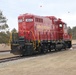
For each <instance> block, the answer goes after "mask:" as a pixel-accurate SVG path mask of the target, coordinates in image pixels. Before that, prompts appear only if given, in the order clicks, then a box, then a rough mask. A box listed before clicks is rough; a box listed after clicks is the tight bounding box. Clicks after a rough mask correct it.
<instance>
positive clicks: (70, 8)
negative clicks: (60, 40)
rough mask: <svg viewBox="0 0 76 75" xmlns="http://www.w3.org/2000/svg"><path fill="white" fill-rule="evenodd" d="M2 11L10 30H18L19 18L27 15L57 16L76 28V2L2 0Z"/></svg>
mask: <svg viewBox="0 0 76 75" xmlns="http://www.w3.org/2000/svg"><path fill="white" fill-rule="evenodd" d="M0 10H1V11H2V12H3V15H4V16H5V17H6V18H7V19H8V21H7V24H8V25H9V29H10V30H12V29H13V28H16V29H18V20H17V19H18V16H19V15H20V14H25V13H31V14H35V15H40V16H55V17H57V18H61V19H62V20H63V21H64V22H66V23H67V26H70V27H71V28H72V27H74V26H76V0H0Z"/></svg>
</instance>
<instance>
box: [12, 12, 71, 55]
mask: <svg viewBox="0 0 76 75" xmlns="http://www.w3.org/2000/svg"><path fill="white" fill-rule="evenodd" d="M71 46H72V44H71V35H69V34H68V32H67V25H66V23H65V22H63V21H62V20H61V19H57V18H56V17H54V16H37V15H32V14H28V13H26V14H23V15H20V16H19V17H18V39H15V36H14V35H13V36H12V43H11V53H13V54H16V55H17V54H18V55H31V54H32V53H33V52H42V53H47V52H48V51H51V50H52V49H54V50H61V49H66V48H70V47H71Z"/></svg>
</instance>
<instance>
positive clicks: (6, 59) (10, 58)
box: [0, 56, 22, 63]
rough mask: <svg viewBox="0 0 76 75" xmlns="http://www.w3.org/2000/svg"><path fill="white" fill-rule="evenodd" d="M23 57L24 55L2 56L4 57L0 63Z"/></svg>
mask: <svg viewBox="0 0 76 75" xmlns="http://www.w3.org/2000/svg"><path fill="white" fill-rule="evenodd" d="M21 58H22V57H20V56H13V57H8V58H2V59H0V63H3V62H8V61H13V60H18V59H21Z"/></svg>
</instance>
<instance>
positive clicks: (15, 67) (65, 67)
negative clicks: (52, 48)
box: [0, 49, 76, 75]
mask: <svg viewBox="0 0 76 75" xmlns="http://www.w3.org/2000/svg"><path fill="white" fill-rule="evenodd" d="M0 75H76V50H73V49H72V50H67V51H61V52H55V53H50V54H46V55H42V56H37V57H30V58H25V59H20V60H16V61H10V62H7V63H1V64H0Z"/></svg>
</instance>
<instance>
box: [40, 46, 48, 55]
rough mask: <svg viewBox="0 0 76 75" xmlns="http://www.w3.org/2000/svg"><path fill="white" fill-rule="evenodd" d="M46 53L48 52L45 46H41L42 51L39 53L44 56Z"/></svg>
mask: <svg viewBox="0 0 76 75" xmlns="http://www.w3.org/2000/svg"><path fill="white" fill-rule="evenodd" d="M47 52H48V48H47V46H43V47H42V50H41V53H44V54H46V53H47Z"/></svg>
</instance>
